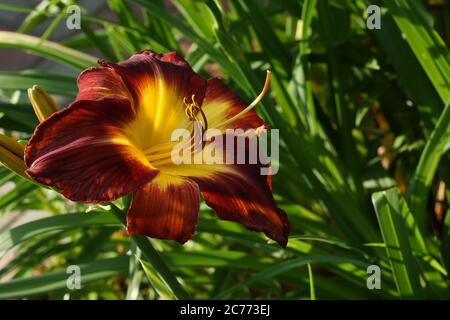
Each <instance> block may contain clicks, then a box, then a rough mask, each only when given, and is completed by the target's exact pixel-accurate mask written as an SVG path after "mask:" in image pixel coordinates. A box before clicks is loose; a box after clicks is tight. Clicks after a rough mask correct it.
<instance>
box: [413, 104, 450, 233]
mask: <svg viewBox="0 0 450 320" xmlns="http://www.w3.org/2000/svg"><path fill="white" fill-rule="evenodd" d="M449 141H450V102H449V103H448V104H447V106H446V107H445V109H444V111H443V112H442V114H441V116H440V117H439V120H438V122H437V124H436V128H435V129H434V130H433V132H432V133H431V136H430V138H429V139H428V141H427V143H426V145H425V149H424V150H423V152H422V154H421V155H420V160H419V164H418V165H417V167H416V170H415V172H414V176H413V178H412V182H411V186H410V189H409V190H408V195H409V202H410V204H411V211H412V212H413V214H414V217H415V218H416V220H417V223H418V224H419V227H420V228H421V230H422V231H425V230H426V222H427V221H426V214H427V212H426V206H427V202H428V193H429V190H430V187H431V183H432V181H433V178H434V175H435V173H436V169H437V167H438V165H439V161H440V160H441V157H442V155H443V154H444V152H445V147H446V145H447V144H448V143H449Z"/></svg>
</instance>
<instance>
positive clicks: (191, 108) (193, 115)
mask: <svg viewBox="0 0 450 320" xmlns="http://www.w3.org/2000/svg"><path fill="white" fill-rule="evenodd" d="M183 103H184V105H185V107H186V109H184V113H185V114H186V117H187V118H188V119H189V120H191V121H199V120H198V118H197V114H198V113H200V114H201V116H202V120H203V122H202V127H203V131H206V130H208V120H207V119H206V115H205V113H204V112H203V110H202V108H201V107H200V106H199V105H198V103H197V102H196V101H195V94H193V95H192V96H191V102H189V101H188V99H187V98H186V97H184V99H183Z"/></svg>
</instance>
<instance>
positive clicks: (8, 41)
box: [0, 31, 97, 69]
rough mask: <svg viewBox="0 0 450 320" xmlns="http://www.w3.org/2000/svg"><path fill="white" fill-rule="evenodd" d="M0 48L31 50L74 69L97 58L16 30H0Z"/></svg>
mask: <svg viewBox="0 0 450 320" xmlns="http://www.w3.org/2000/svg"><path fill="white" fill-rule="evenodd" d="M0 48H14V49H21V50H25V51H29V52H32V53H34V54H37V55H39V56H42V57H44V58H48V59H54V60H56V61H59V62H62V63H65V64H67V65H69V66H71V67H73V68H75V69H85V68H88V67H91V66H93V65H96V62H97V59H96V58H94V57H92V56H90V55H88V54H85V53H83V52H80V51H77V50H74V49H71V48H67V47H64V46H62V45H60V44H58V43H56V42H52V41H44V42H42V43H41V42H40V39H39V38H37V37H33V36H29V35H25V34H20V33H16V32H9V31H0Z"/></svg>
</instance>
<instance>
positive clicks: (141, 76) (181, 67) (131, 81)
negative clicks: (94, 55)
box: [110, 50, 206, 112]
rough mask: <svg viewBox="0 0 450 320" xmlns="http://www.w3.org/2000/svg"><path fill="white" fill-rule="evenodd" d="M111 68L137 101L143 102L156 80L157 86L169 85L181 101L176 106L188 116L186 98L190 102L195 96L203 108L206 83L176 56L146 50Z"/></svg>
mask: <svg viewBox="0 0 450 320" xmlns="http://www.w3.org/2000/svg"><path fill="white" fill-rule="evenodd" d="M110 67H111V68H113V69H114V70H116V72H117V73H118V74H120V76H121V77H122V79H123V80H124V82H125V84H126V85H127V87H128V88H129V89H130V92H131V93H132V94H133V96H134V97H135V99H136V101H140V102H142V100H143V99H144V98H145V93H146V92H145V91H146V87H147V86H148V85H149V83H151V82H153V81H154V80H155V79H156V81H157V84H159V85H160V86H166V85H167V87H168V88H171V91H174V93H176V95H177V96H178V97H181V100H180V101H179V104H178V105H177V106H175V107H180V108H181V112H184V105H183V98H184V97H186V98H190V97H191V96H192V95H193V94H195V98H196V101H197V103H198V104H201V103H202V101H203V97H204V95H205V90H206V80H205V79H203V78H202V77H200V76H199V75H198V74H196V73H195V72H194V71H193V70H192V69H191V67H190V66H189V64H188V63H187V62H186V61H185V60H184V59H183V58H181V57H180V56H178V55H177V53H176V52H169V53H164V54H159V53H155V52H152V51H149V50H144V51H141V52H139V53H136V54H134V55H133V56H131V57H130V58H129V59H128V60H125V61H123V62H119V63H118V64H110ZM159 89H163V88H162V87H160V88H159ZM147 107H151V106H147ZM167 107H168V108H170V107H174V106H170V105H169V106H167Z"/></svg>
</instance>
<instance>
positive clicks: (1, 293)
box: [0, 256, 129, 299]
mask: <svg viewBox="0 0 450 320" xmlns="http://www.w3.org/2000/svg"><path fill="white" fill-rule="evenodd" d="M128 258H129V257H128V256H119V257H117V258H110V259H104V260H99V261H93V262H89V263H85V264H80V265H79V267H80V280H81V283H80V284H81V286H82V287H83V286H84V285H86V284H88V283H91V282H94V281H97V280H100V279H104V278H109V277H113V276H116V275H118V274H127V273H128ZM69 276H70V274H68V273H67V272H66V270H62V271H51V272H48V273H46V274H44V275H41V276H34V277H30V278H25V279H14V280H10V281H8V282H5V283H1V284H0V299H13V298H23V297H30V296H33V295H38V294H45V293H49V292H50V291H54V290H58V289H66V290H68V289H67V280H68V278H69Z"/></svg>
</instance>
